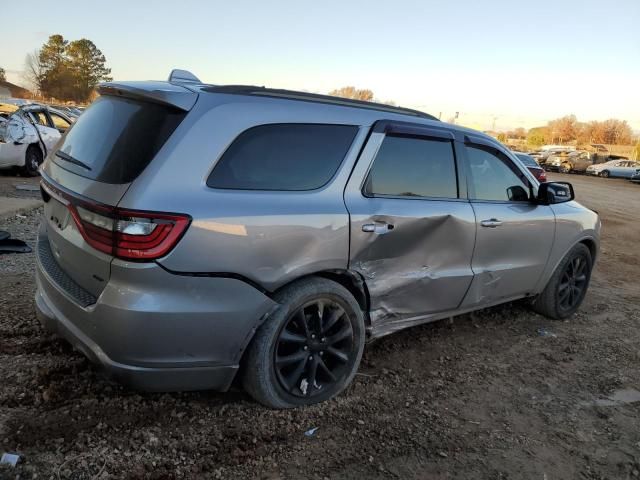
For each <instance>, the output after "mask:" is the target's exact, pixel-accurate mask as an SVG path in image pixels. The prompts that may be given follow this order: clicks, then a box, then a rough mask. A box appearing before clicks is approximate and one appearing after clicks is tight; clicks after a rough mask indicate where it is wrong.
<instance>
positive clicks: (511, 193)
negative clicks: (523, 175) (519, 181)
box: [507, 185, 529, 202]
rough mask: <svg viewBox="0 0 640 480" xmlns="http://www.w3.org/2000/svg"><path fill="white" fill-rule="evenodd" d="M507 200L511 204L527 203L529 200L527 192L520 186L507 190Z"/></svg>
mask: <svg viewBox="0 0 640 480" xmlns="http://www.w3.org/2000/svg"><path fill="white" fill-rule="evenodd" d="M507 198H509V201H510V202H526V201H528V200H529V195H527V191H526V190H525V189H524V188H523V187H522V186H520V185H514V186H513V187H509V188H507Z"/></svg>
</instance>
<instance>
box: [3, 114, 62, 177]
mask: <svg viewBox="0 0 640 480" xmlns="http://www.w3.org/2000/svg"><path fill="white" fill-rule="evenodd" d="M72 123H73V120H72V119H71V118H70V117H69V116H67V115H65V114H63V113H62V112H58V111H56V110H54V109H51V108H48V107H47V106H45V105H37V104H31V105H23V106H21V107H20V108H18V109H17V110H16V111H15V112H13V113H12V114H11V115H9V116H8V117H7V118H0V168H11V167H19V168H20V169H21V170H22V173H23V174H25V175H29V176H35V175H37V174H38V167H39V166H40V164H41V163H42V161H43V160H44V158H45V157H46V155H47V153H48V152H50V151H51V150H52V149H53V147H54V146H55V144H56V143H58V140H60V137H61V136H62V134H63V133H64V132H65V131H66V130H67V129H68V128H69V127H70V126H71V124H72Z"/></svg>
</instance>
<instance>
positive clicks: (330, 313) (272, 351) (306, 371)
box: [243, 278, 365, 408]
mask: <svg viewBox="0 0 640 480" xmlns="http://www.w3.org/2000/svg"><path fill="white" fill-rule="evenodd" d="M275 300H276V301H277V302H278V303H279V304H280V307H279V308H278V309H277V310H276V312H275V313H274V314H273V315H272V316H271V317H269V318H268V319H267V320H266V321H265V323H264V324H263V325H262V326H261V327H260V328H259V329H258V331H257V332H256V335H255V337H254V338H253V340H252V342H251V345H250V346H249V349H248V351H247V354H246V357H245V359H244V362H243V368H244V374H243V384H244V388H245V390H246V391H247V392H248V393H249V394H250V395H251V396H252V397H253V398H254V399H255V400H257V401H258V402H260V403H262V404H263V405H266V406H268V407H271V408H292V407H297V406H302V405H311V404H314V403H318V402H322V401H324V400H328V399H330V398H332V397H334V396H336V395H338V394H339V393H340V392H342V390H344V389H345V388H346V387H347V386H348V385H349V384H350V383H351V381H352V379H353V377H354V376H355V374H356V371H357V369H358V365H359V364H360V359H361V358H362V352H363V350H364V340H365V329H364V318H363V315H362V311H361V310H360V306H359V305H358V303H357V302H356V300H355V299H354V298H353V296H352V295H351V293H350V292H349V291H348V290H347V289H345V288H344V287H342V286H341V285H339V284H337V283H335V282H332V281H331V280H327V279H324V278H313V279H306V280H302V281H299V282H296V283H294V284H292V285H290V286H289V287H286V288H285V289H284V290H283V291H282V292H280V293H278V294H277V295H276V298H275Z"/></svg>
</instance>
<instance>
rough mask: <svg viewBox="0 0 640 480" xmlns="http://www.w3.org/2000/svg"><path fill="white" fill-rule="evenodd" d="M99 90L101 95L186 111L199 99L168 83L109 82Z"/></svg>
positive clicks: (187, 90)
mask: <svg viewBox="0 0 640 480" xmlns="http://www.w3.org/2000/svg"><path fill="white" fill-rule="evenodd" d="M174 72H175V70H174ZM187 73H188V72H187ZM172 74H173V72H172ZM194 78H195V77H194ZM97 90H98V93H100V95H112V96H114V97H125V98H132V99H138V100H144V101H147V102H153V103H159V104H161V105H167V106H170V107H174V108H178V109H180V110H184V111H189V110H191V108H193V106H194V105H195V103H196V100H197V99H198V94H197V93H196V92H194V91H192V90H189V89H188V88H185V87H183V86H181V85H177V84H176V83H167V82H152V81H148V82H107V83H101V84H100V85H98V89H97Z"/></svg>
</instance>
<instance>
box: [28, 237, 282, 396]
mask: <svg viewBox="0 0 640 480" xmlns="http://www.w3.org/2000/svg"><path fill="white" fill-rule="evenodd" d="M42 241H47V238H46V235H42V236H41V237H40V238H39V242H42ZM42 250H45V249H38V256H37V267H36V280H37V286H38V289H37V292H36V297H35V304H36V311H37V316H38V318H39V320H40V322H41V323H42V324H43V326H44V327H45V328H46V329H47V330H48V331H50V332H52V333H56V334H58V335H60V336H61V337H63V338H65V339H66V340H67V341H68V342H70V343H71V344H72V345H73V346H74V347H75V348H76V349H78V350H79V351H81V352H82V353H83V354H85V355H86V356H87V357H88V358H89V359H90V360H91V361H93V362H95V363H97V364H100V365H101V366H103V367H104V369H105V370H106V371H107V373H108V374H109V375H110V376H112V377H114V378H115V379H116V380H118V381H120V382H122V383H124V384H126V385H128V386H131V387H133V388H136V389H141V390H147V391H178V390H203V389H213V390H219V391H224V390H227V389H228V388H229V386H230V384H231V382H232V381H233V379H234V377H235V375H236V373H237V370H238V365H239V362H240V358H241V356H242V353H243V351H244V349H245V348H246V346H247V344H248V342H249V341H250V339H251V337H252V336H253V332H254V331H255V329H256V328H257V327H258V326H259V324H260V322H261V320H262V319H263V318H265V317H266V315H267V314H268V313H269V312H270V311H271V309H272V308H273V307H274V306H275V305H276V304H275V303H274V302H273V301H272V300H271V299H269V298H268V297H267V296H265V295H263V294H262V293H261V292H259V291H258V290H256V289H255V288H253V287H251V286H250V285H248V284H246V283H244V282H242V281H239V280H236V279H231V278H210V277H187V276H178V275H173V274H171V273H168V272H166V271H165V270H163V269H162V268H161V267H159V266H158V265H155V264H133V265H132V264H127V263H125V262H119V261H117V260H115V261H114V262H113V264H112V273H111V278H110V279H109V281H108V283H107V285H106V286H105V288H104V290H103V291H102V292H101V293H100V295H99V296H98V298H97V299H96V302H95V304H93V305H89V306H81V305H80V304H79V303H78V302H77V301H76V300H74V297H73V296H72V295H69V294H68V292H66V291H65V285H64V284H59V283H57V282H56V280H55V278H54V277H55V276H52V275H50V272H49V271H47V269H46V268H45V267H43V263H44V264H46V263H47V262H46V261H45V262H43V259H42V258H41V256H42V255H43V253H42V252H41V251H42Z"/></svg>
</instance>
